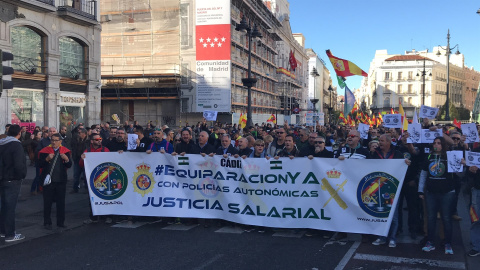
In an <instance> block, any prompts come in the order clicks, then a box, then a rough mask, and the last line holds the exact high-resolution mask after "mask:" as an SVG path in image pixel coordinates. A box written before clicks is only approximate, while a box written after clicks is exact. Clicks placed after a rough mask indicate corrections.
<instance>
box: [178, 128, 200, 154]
mask: <svg viewBox="0 0 480 270" xmlns="http://www.w3.org/2000/svg"><path fill="white" fill-rule="evenodd" d="M181 136H182V141H181V142H180V143H178V144H177V145H175V151H174V153H179V154H180V155H182V154H183V155H184V154H192V153H193V149H194V146H195V144H194V143H193V141H192V132H191V131H190V129H188V128H184V129H182V132H181Z"/></svg>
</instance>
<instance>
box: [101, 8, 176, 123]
mask: <svg viewBox="0 0 480 270" xmlns="http://www.w3.org/2000/svg"><path fill="white" fill-rule="evenodd" d="M100 10H101V22H102V85H103V86H102V118H103V119H104V120H105V121H108V120H110V121H112V119H111V115H112V114H117V115H118V116H119V117H120V120H121V121H127V120H129V121H132V120H137V121H139V122H140V123H146V122H147V121H153V122H154V123H155V122H156V123H158V124H160V123H161V124H165V123H166V124H170V125H176V124H177V123H176V119H177V117H178V115H179V109H178V108H179V106H178V105H179V93H180V92H179V85H180V83H179V81H180V65H179V56H180V52H179V50H180V47H179V42H180V37H179V36H180V35H179V33H180V27H179V11H180V10H179V1H178V0H102V1H100Z"/></svg>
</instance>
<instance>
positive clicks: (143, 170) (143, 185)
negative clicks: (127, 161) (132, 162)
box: [132, 163, 155, 197]
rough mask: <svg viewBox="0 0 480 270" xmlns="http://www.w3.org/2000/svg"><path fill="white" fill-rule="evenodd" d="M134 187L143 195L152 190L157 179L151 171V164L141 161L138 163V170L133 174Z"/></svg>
mask: <svg viewBox="0 0 480 270" xmlns="http://www.w3.org/2000/svg"><path fill="white" fill-rule="evenodd" d="M132 184H133V189H134V191H135V192H137V193H138V194H141V195H142V197H143V196H145V195H146V194H148V193H150V192H152V190H153V186H154V185H155V180H154V179H153V174H152V172H150V165H148V164H145V163H141V164H139V165H137V172H136V173H134V174H133V180H132Z"/></svg>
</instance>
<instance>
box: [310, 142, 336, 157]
mask: <svg viewBox="0 0 480 270" xmlns="http://www.w3.org/2000/svg"><path fill="white" fill-rule="evenodd" d="M314 157H320V158H333V152H330V151H328V150H327V149H326V148H325V138H323V137H317V138H316V139H315V150H314V152H313V154H312V155H309V156H308V158H309V159H313V158H314Z"/></svg>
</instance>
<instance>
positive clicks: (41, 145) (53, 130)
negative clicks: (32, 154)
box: [36, 127, 63, 152]
mask: <svg viewBox="0 0 480 270" xmlns="http://www.w3.org/2000/svg"><path fill="white" fill-rule="evenodd" d="M56 133H57V128H55V127H49V128H48V132H47V134H48V135H47V137H46V138H43V139H42V140H41V141H40V142H39V143H38V146H37V149H36V150H37V152H38V151H40V150H42V149H43V148H45V147H47V146H49V145H50V137H52V135H53V134H56ZM62 143H63V142H62Z"/></svg>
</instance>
